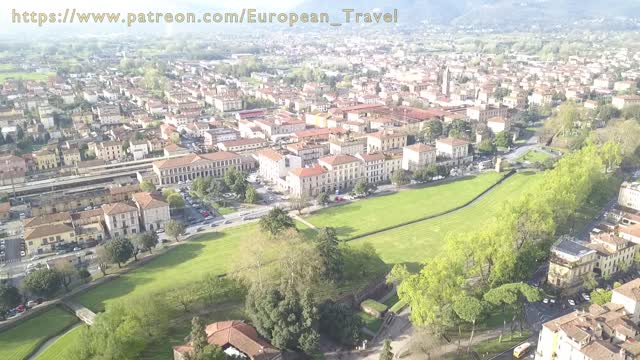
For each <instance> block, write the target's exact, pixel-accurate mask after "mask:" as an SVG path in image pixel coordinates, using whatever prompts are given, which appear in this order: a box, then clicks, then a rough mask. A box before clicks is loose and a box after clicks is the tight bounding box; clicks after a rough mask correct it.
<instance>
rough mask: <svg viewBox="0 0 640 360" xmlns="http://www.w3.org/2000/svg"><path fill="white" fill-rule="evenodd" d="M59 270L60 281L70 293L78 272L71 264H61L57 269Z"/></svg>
mask: <svg viewBox="0 0 640 360" xmlns="http://www.w3.org/2000/svg"><path fill="white" fill-rule="evenodd" d="M57 270H58V272H59V273H60V281H61V282H62V285H63V286H64V289H65V290H66V291H69V285H71V282H72V281H73V277H74V276H75V275H76V274H77V273H78V270H77V269H76V267H75V266H73V264H71V263H69V262H63V263H62V264H60V265H59V266H58V267H57Z"/></svg>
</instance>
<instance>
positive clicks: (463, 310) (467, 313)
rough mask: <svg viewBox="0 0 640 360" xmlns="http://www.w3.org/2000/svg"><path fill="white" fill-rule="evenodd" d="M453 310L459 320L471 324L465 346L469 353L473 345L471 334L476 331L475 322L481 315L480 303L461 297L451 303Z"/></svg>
mask: <svg viewBox="0 0 640 360" xmlns="http://www.w3.org/2000/svg"><path fill="white" fill-rule="evenodd" d="M453 310H454V311H455V312H456V314H457V315H458V317H459V318H460V319H462V320H464V321H466V322H469V323H471V335H470V336H469V344H467V352H469V350H470V349H471V344H472V343H473V334H474V333H475V331H476V320H478V317H480V315H482V311H483V306H482V302H481V301H480V300H478V299H476V298H474V297H473V296H463V297H460V298H458V299H457V300H456V301H455V302H454V303H453Z"/></svg>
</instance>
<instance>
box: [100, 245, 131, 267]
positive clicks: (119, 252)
mask: <svg viewBox="0 0 640 360" xmlns="http://www.w3.org/2000/svg"><path fill="white" fill-rule="evenodd" d="M104 247H105V250H107V254H109V259H110V262H111V263H112V264H118V267H119V268H121V267H122V263H124V262H127V260H129V259H131V257H132V256H133V254H134V248H133V244H132V243H131V240H129V239H127V238H115V239H111V240H109V241H107V243H106V244H105V245H104Z"/></svg>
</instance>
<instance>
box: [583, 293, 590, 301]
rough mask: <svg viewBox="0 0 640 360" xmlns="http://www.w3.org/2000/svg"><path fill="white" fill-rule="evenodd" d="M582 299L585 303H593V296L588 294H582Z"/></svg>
mask: <svg viewBox="0 0 640 360" xmlns="http://www.w3.org/2000/svg"><path fill="white" fill-rule="evenodd" d="M582 298H583V299H584V301H591V296H589V295H588V294H586V293H582Z"/></svg>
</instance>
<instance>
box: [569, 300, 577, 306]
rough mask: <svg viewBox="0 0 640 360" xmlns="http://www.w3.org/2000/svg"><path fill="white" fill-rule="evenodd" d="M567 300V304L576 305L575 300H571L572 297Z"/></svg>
mask: <svg viewBox="0 0 640 360" xmlns="http://www.w3.org/2000/svg"><path fill="white" fill-rule="evenodd" d="M567 302H568V303H569V305H571V306H576V302H575V301H573V299H569V300H567Z"/></svg>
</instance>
